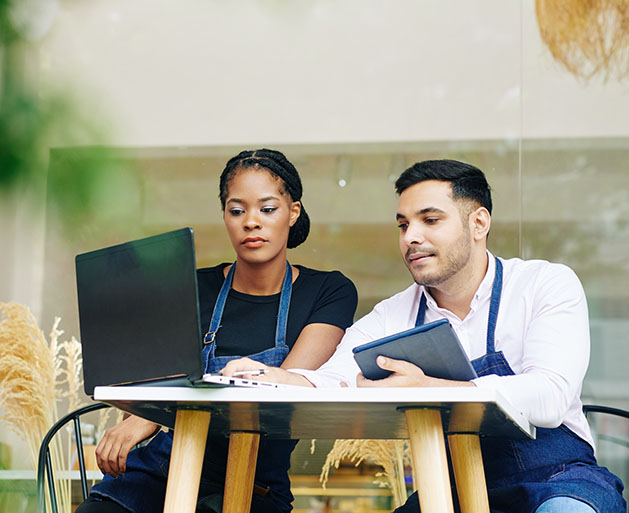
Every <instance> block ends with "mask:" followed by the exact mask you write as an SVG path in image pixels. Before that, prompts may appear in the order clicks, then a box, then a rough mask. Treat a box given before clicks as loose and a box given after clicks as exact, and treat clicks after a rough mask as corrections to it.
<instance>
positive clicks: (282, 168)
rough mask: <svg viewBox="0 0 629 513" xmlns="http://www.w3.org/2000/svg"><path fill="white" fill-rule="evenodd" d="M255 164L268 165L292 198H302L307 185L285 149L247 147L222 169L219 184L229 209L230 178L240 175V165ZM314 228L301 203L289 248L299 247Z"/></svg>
mask: <svg viewBox="0 0 629 513" xmlns="http://www.w3.org/2000/svg"><path fill="white" fill-rule="evenodd" d="M251 167H257V168H261V169H264V170H266V171H268V172H269V173H271V174H272V175H273V176H276V177H277V178H279V179H280V180H281V181H282V184H283V187H284V191H283V192H285V193H287V194H288V195H289V196H290V198H291V200H292V201H301V195H302V193H303V188H302V185H301V179H300V178H299V173H297V169H295V166H293V165H292V164H291V163H290V161H289V160H288V159H287V158H286V157H285V156H284V154H283V153H281V152H279V151H276V150H268V149H266V148H263V149H260V150H245V151H241V152H240V153H239V154H238V155H236V156H235V157H232V158H231V159H229V161H228V162H227V164H226V165H225V169H223V172H222V173H221V180H220V184H219V188H220V193H219V198H220V199H221V206H222V208H223V210H225V201H226V200H227V194H228V187H229V182H231V180H232V178H233V177H234V176H235V175H236V173H237V172H238V171H239V170H240V169H247V168H251ZM309 231H310V218H309V217H308V214H307V213H306V209H305V208H304V205H303V203H302V204H301V214H300V215H299V218H298V219H297V221H296V222H295V224H294V225H293V226H291V228H290V231H289V232H288V242H287V244H286V245H287V246H288V247H289V248H296V247H297V246H299V245H300V244H301V243H302V242H304V241H305V240H306V238H307V237H308V232H309Z"/></svg>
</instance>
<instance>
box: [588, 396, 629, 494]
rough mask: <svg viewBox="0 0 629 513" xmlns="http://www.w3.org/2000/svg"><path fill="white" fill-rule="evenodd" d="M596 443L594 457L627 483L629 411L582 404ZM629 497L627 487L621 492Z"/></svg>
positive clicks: (628, 472)
mask: <svg viewBox="0 0 629 513" xmlns="http://www.w3.org/2000/svg"><path fill="white" fill-rule="evenodd" d="M583 412H584V413H585V416H586V418H587V419H588V422H589V424H590V428H591V430H592V436H593V437H594V442H595V444H596V459H597V460H598V462H599V464H600V465H602V466H604V467H607V468H608V469H609V470H610V471H611V472H613V473H614V474H616V475H617V476H618V477H620V478H621V479H622V481H623V482H624V483H625V485H628V484H629V411H627V410H623V409H620V408H612V407H610V406H599V405H595V404H585V405H583ZM623 495H624V496H625V498H626V499H627V498H629V497H628V494H627V489H626V488H625V492H624V494H623Z"/></svg>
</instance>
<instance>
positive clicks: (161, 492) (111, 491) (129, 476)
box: [90, 262, 297, 513]
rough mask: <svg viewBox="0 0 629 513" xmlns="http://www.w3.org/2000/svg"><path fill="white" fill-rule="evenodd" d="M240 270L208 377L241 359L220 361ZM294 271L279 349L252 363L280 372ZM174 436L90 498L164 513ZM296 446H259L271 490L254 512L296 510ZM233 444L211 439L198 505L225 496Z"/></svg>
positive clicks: (209, 346) (256, 500)
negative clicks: (293, 475)
mask: <svg viewBox="0 0 629 513" xmlns="http://www.w3.org/2000/svg"><path fill="white" fill-rule="evenodd" d="M235 268H236V264H235V263H234V264H233V265H232V267H231V269H230V270H229V273H228V274H227V277H226V278H225V281H224V282H223V285H222V287H221V290H220V292H219V294H218V298H217V300H216V303H215V305H214V311H213V312H212V319H211V321H210V326H209V329H208V333H207V334H206V335H205V337H204V344H205V345H204V348H203V360H204V362H205V372H216V371H219V370H220V369H222V368H223V367H224V366H225V365H226V364H227V362H229V361H230V360H233V359H236V358H240V356H222V357H215V352H216V333H217V331H218V330H219V328H220V327H221V324H220V323H221V319H222V316H223V311H224V309H225V303H226V301H227V296H228V295H229V291H230V289H231V284H232V280H233V277H234V271H235ZM292 281H293V280H292V270H291V267H290V264H289V263H288V262H286V273H285V275H284V281H283V284H282V291H281V293H280V301H279V302H280V304H279V310H278V316H277V324H276V329H275V346H274V347H272V348H270V349H267V350H265V351H261V352H259V353H255V354H253V355H249V358H252V359H253V360H256V361H258V362H260V363H264V364H266V365H270V366H279V365H280V364H281V363H282V362H283V361H284V359H285V358H286V356H287V355H288V352H289V348H288V346H287V345H286V328H287V324H288V310H289V307H290V298H291V291H292ZM172 442H173V432H172V430H170V431H169V432H167V433H165V432H160V433H158V434H157V436H155V437H154V438H153V439H152V440H151V442H150V443H149V444H148V445H147V446H145V447H140V448H137V449H134V450H133V451H131V452H130V453H129V456H128V458H127V468H126V472H125V474H124V476H122V477H119V478H113V477H111V476H109V475H106V476H105V477H104V478H103V480H102V481H101V482H100V483H98V484H96V485H94V486H93V487H92V489H91V491H90V494H91V495H93V496H95V497H101V498H108V499H110V500H113V501H114V502H117V503H119V504H121V505H122V506H124V507H126V508H127V509H129V510H130V511H132V512H133V513H157V512H161V511H162V510H163V509H164V498H165V495H166V480H167V478H168V467H169V464H170V453H171V448H172ZM296 444H297V441H296V440H266V439H263V440H261V441H260V448H259V450H258V464H257V467H256V477H255V483H256V484H257V485H258V486H260V487H261V488H262V489H267V488H268V489H269V492H268V495H266V496H264V497H262V496H260V495H256V494H254V496H253V501H252V506H251V512H252V513H256V512H260V513H262V512H264V513H267V512H289V511H290V510H291V509H292V506H291V502H292V501H293V495H292V494H291V492H290V480H289V478H288V469H289V467H290V454H291V452H292V451H293V449H294V448H295V445H296ZM228 448H229V439H228V438H226V437H225V436H223V435H221V434H217V433H212V426H211V423H210V433H209V434H208V439H207V445H206V450H205V458H204V460H203V469H202V473H201V483H200V486H199V500H201V499H202V498H204V497H205V498H208V497H210V496H219V495H221V494H222V493H223V489H224V483H225V468H226V464H227V451H228Z"/></svg>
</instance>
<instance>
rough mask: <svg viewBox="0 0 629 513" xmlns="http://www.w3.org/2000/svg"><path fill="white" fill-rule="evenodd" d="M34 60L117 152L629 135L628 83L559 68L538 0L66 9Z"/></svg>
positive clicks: (204, 2)
mask: <svg viewBox="0 0 629 513" xmlns="http://www.w3.org/2000/svg"><path fill="white" fill-rule="evenodd" d="M522 42H523V44H522ZM40 60H41V69H42V74H43V78H45V79H49V80H56V79H58V78H59V77H60V76H61V77H66V80H68V81H69V82H70V83H71V84H72V85H73V86H74V87H76V88H83V89H84V91H88V90H89V91H91V92H90V93H85V94H87V98H86V101H87V102H88V103H89V104H90V108H93V109H94V111H95V112H98V111H103V112H104V113H105V115H106V116H107V117H108V118H109V119H110V120H112V122H113V123H114V124H115V125H116V126H117V132H116V136H115V139H116V141H115V142H116V143H118V144H121V145H124V146H161V145H168V146H172V145H222V144H246V143H256V142H265V143H301V142H307V143H317V142H351V141H360V142H366V141H380V142H382V141H413V140H452V139H503V138H518V137H519V136H520V135H521V134H522V133H523V134H524V135H525V136H526V137H581V136H585V137H597V136H626V135H628V134H629V123H627V122H626V119H624V117H623V116H618V115H617V113H618V111H619V106H621V105H624V106H625V107H626V106H628V105H629V91H628V87H627V86H621V85H618V84H607V85H602V84H600V82H594V83H592V84H590V85H584V84H582V83H579V82H578V81H577V80H576V79H575V78H574V77H572V76H571V75H569V74H568V73H567V72H565V71H563V70H562V69H561V68H560V67H559V65H558V64H556V63H555V62H554V61H553V60H552V58H551V56H550V54H549V53H548V51H547V50H545V49H544V48H543V47H542V45H541V40H540V38H539V32H538V30H537V25H536V19H535V12H534V2H533V0H522V1H521V2H517V1H504V0H478V1H473V2H470V1H469V0H447V1H435V0H424V1H416V0H413V1H411V0H388V1H383V0H345V1H339V0H290V1H289V0H285V1H282V0H239V1H233V2H225V1H221V0H185V1H182V2H173V1H169V0H161V1H157V0H135V1H133V2H128V1H126V0H91V1H85V2H74V1H70V0H67V1H65V2H62V4H61V9H60V11H59V12H58V13H57V16H56V18H55V20H54V23H53V26H52V29H51V30H50V32H49V34H48V35H47V37H46V38H45V39H44V40H43V41H42V44H41V51H40ZM521 92H522V93H523V96H521ZM521 100H523V103H522V104H521ZM521 108H523V112H524V115H523V116H522V115H521Z"/></svg>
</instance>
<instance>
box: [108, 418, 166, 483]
mask: <svg viewBox="0 0 629 513" xmlns="http://www.w3.org/2000/svg"><path fill="white" fill-rule="evenodd" d="M156 429H157V424H155V423H153V422H150V421H148V420H145V419H142V418H140V417H136V416H131V417H128V418H127V419H125V420H123V421H122V422H121V423H120V424H118V425H116V426H114V427H112V428H110V429H108V430H107V431H106V432H105V435H104V436H103V439H102V440H101V441H100V443H99V444H98V447H97V448H96V462H97V464H98V467H99V468H100V469H101V471H102V472H103V473H105V474H109V475H110V476H112V477H118V476H119V475H122V474H124V472H125V471H126V465H127V456H128V454H129V452H130V451H131V449H133V447H134V446H135V445H136V444H138V443H139V442H141V441H142V440H145V439H146V438H148V437H149V436H151V435H152V434H153V433H154V432H155V430H156Z"/></svg>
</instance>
